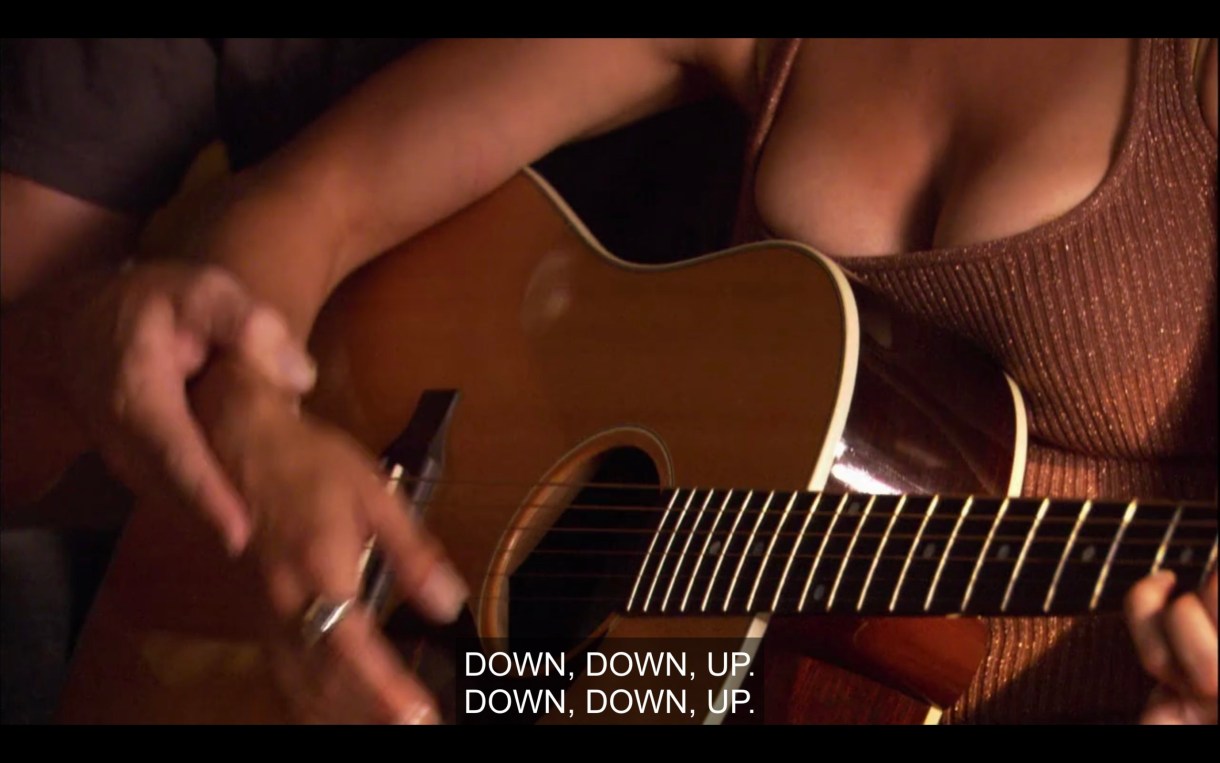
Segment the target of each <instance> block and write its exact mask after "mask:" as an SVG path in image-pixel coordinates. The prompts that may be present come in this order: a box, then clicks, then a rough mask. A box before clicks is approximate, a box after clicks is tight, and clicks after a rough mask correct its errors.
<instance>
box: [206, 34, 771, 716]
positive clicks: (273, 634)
mask: <svg viewBox="0 0 1220 763" xmlns="http://www.w3.org/2000/svg"><path fill="white" fill-rule="evenodd" d="M713 48H714V50H713ZM730 48H731V49H733V50H747V51H749V50H752V48H750V47H749V43H748V42H746V43H739V44H737V45H731V44H728V43H725V44H724V45H715V46H712V47H711V48H708V47H705V46H703V45H702V44H700V43H697V42H694V41H674V40H577V41H565V40H524V41H516V40H480V41H445V42H441V43H436V44H433V45H429V46H426V47H424V48H423V49H420V50H418V51H416V52H414V53H412V54H411V55H409V56H408V57H407V58H405V59H403V60H400V61H399V62H397V63H395V64H393V65H392V66H390V67H389V68H388V69H386V70H384V71H383V72H381V73H380V74H378V75H377V76H375V77H373V78H372V79H370V80H369V81H368V82H367V83H366V84H365V85H364V86H362V87H361V88H360V89H359V90H357V91H356V92H355V93H354V94H353V95H352V96H350V97H349V98H348V99H347V100H346V101H345V102H343V103H342V104H340V105H339V106H337V107H336V108H335V109H333V110H332V111H331V112H328V113H327V114H326V115H325V116H324V117H323V118H322V119H320V120H319V121H318V122H316V123H315V124H314V125H312V126H311V127H310V128H309V129H308V130H307V131H306V132H305V133H304V134H302V136H300V137H299V138H298V139H297V140H296V141H294V142H293V143H292V144H291V145H289V146H288V147H287V148H286V149H285V150H284V151H282V152H281V153H280V154H278V155H276V156H275V157H273V158H272V159H271V160H269V161H268V162H266V163H265V164H263V165H260V166H259V167H257V168H256V169H254V170H252V171H251V172H249V173H246V174H245V175H243V176H242V177H239V178H238V182H237V184H236V186H235V189H234V192H233V193H232V195H231V197H230V199H229V202H228V204H227V207H226V209H225V210H224V213H223V214H222V215H221V217H220V218H219V221H218V223H217V224H216V225H215V226H214V227H213V228H212V229H211V230H210V231H209V235H208V236H207V237H206V238H205V239H203V240H202V241H201V242H200V246H201V248H202V252H203V256H204V257H205V258H208V259H210V260H212V261H213V262H217V263H220V264H222V265H223V266H225V267H226V268H228V269H230V270H232V271H233V272H235V273H237V274H239V276H240V277H241V279H242V281H243V282H244V283H245V284H246V285H247V286H248V287H249V288H250V289H252V290H253V291H254V292H255V294H256V295H257V296H259V297H261V298H262V299H265V300H267V301H268V302H270V303H271V304H272V305H274V306H275V307H277V308H278V309H279V310H280V311H281V312H282V313H283V314H284V315H285V316H287V319H288V322H289V325H290V327H291V330H292V332H293V333H294V334H295V335H296V336H297V337H299V338H304V337H305V336H307V335H308V333H309V330H310V328H311V326H312V324H313V322H314V320H315V318H316V316H317V313H318V311H319V309H320V308H321V306H322V304H323V303H324V301H325V300H326V298H327V297H328V296H329V295H330V293H331V292H332V291H333V290H334V288H335V287H336V286H337V285H338V284H339V283H340V282H341V281H342V280H343V279H344V278H345V277H346V276H347V275H348V274H349V273H351V272H352V271H353V270H355V269H356V268H358V267H359V266H360V265H362V264H363V263H365V262H367V261H368V260H370V259H372V258H373V257H375V256H376V255H377V254H379V253H380V252H382V251H384V250H386V249H388V248H390V247H392V246H393V245H395V244H397V243H399V242H401V241H403V240H405V239H407V238H409V237H411V236H412V235H414V234H416V233H418V232H420V231H422V230H424V229H426V228H427V227H429V226H431V225H432V224H434V223H436V222H438V221H440V220H442V219H444V218H445V217H447V216H448V215H450V214H453V213H454V212H456V211H458V210H460V209H461V208H463V207H465V206H466V205H468V204H470V203H471V202H473V201H475V200H476V199H478V198H479V197H481V196H483V195H485V194H486V193H488V192H490V191H492V190H493V189H494V188H495V187H497V186H498V185H499V184H501V183H502V182H504V181H505V180H507V179H508V178H509V177H511V176H512V174H513V173H515V172H516V171H518V170H519V169H520V168H521V167H523V166H524V165H526V164H528V163H530V162H532V161H533V160H535V159H537V158H539V157H541V156H542V155H543V154H545V153H547V152H548V151H549V150H551V149H552V148H555V147H557V146H559V145H561V144H563V143H565V142H567V141H569V140H573V139H575V138H579V137H583V136H587V135H592V134H594V133H596V132H599V131H602V130H606V129H610V128H612V127H614V126H617V125H619V124H622V123H625V122H627V121H629V120H633V119H637V118H640V117H642V116H644V115H646V114H649V113H651V112H654V111H657V110H660V109H662V108H665V107H667V106H669V105H672V104H676V103H678V102H679V101H681V100H682V99H683V98H684V97H686V95H687V94H688V93H692V92H697V91H698V89H699V88H700V87H701V86H703V85H704V84H705V82H706V80H700V78H699V77H698V76H691V75H692V73H694V72H695V71H696V69H702V68H705V66H706V61H705V59H709V58H710V59H711V60H719V59H718V58H717V54H716V53H715V52H714V51H719V50H721V49H730ZM739 58H740V60H743V61H744V60H748V53H747V55H746V57H744V58H741V57H740V56H739ZM729 89H730V90H732V89H733V88H732V86H731V85H730V88H729ZM194 402H195V405H196V410H197V411H198V412H199V415H200V419H201V421H203V422H204V423H205V426H206V427H207V431H208V434H209V438H210V441H211V442H212V443H213V445H214V446H215V447H216V450H217V453H218V454H219V455H220V457H221V460H222V463H224V465H225V466H226V468H227V470H228V472H229V473H230V474H232V475H234V477H235V479H236V480H237V482H238V486H239V489H240V490H241V493H242V495H243V496H244V497H245V499H246V500H247V501H248V502H249V505H250V508H251V512H252V516H253V517H254V525H255V529H254V538H253V541H254V548H255V549H256V551H257V552H258V555H259V558H260V561H261V562H262V569H263V577H264V582H265V583H266V584H267V585H266V591H267V594H268V598H269V600H270V604H271V606H270V608H269V610H270V611H271V612H272V613H273V614H274V618H273V619H274V620H275V621H274V622H270V623H268V625H269V626H270V629H271V630H270V636H269V643H270V645H271V654H272V655H273V660H272V663H273V665H274V666H275V667H276V672H277V674H278V675H279V678H280V683H281V686H287V687H289V688H290V691H289V695H290V698H291V702H292V704H293V706H294V708H295V710H296V711H297V713H298V714H300V715H301V716H302V717H305V718H312V719H317V720H329V721H334V720H361V721H368V720H391V721H392V720H400V721H401V720H412V721H419V720H429V719H434V718H435V709H434V708H433V707H432V704H431V700H430V699H429V698H428V696H427V694H426V692H425V691H424V689H423V688H422V687H421V686H420V685H419V684H418V683H417V682H416V681H415V680H414V679H413V678H411V677H410V676H409V675H408V674H406V673H405V672H404V671H403V670H402V669H401V666H400V665H399V664H398V660H397V658H395V657H394V656H393V655H392V652H391V650H390V648H389V646H388V644H386V643H385V642H384V639H382V638H381V637H380V635H379V634H378V633H377V631H376V629H375V628H374V627H373V624H372V623H371V621H370V618H369V616H368V614H367V613H364V612H363V611H361V610H359V609H356V610H353V614H352V615H350V616H348V617H347V618H346V619H344V620H343V621H342V622H341V623H339V625H337V626H336V627H335V629H334V631H333V632H332V633H331V634H329V638H328V639H327V640H326V642H324V643H325V645H326V646H327V649H326V650H325V651H324V655H325V657H324V658H323V660H324V661H323V662H322V663H321V667H319V665H320V663H319V659H320V658H319V655H318V653H317V652H316V651H315V652H311V651H309V650H308V649H304V650H303V649H302V648H301V644H300V636H299V631H298V628H299V626H298V624H297V623H298V620H299V618H300V616H301V613H302V612H303V611H305V610H306V608H307V607H308V605H309V604H310V602H311V601H313V600H315V598H316V597H322V598H324V599H328V600H330V601H334V602H339V601H344V600H347V599H350V598H353V597H354V596H355V593H356V591H357V590H358V581H357V579H356V569H357V560H358V557H359V555H360V553H361V550H362V547H363V544H364V541H365V539H366V538H367V537H368V536H369V535H370V534H376V536H377V538H378V540H379V542H380V543H382V544H383V545H384V546H385V548H386V550H387V552H388V553H389V556H390V558H391V560H392V563H393V566H394V569H395V573H396V574H395V578H396V580H397V581H398V583H399V592H400V593H401V595H402V596H403V597H404V598H405V599H406V600H408V601H411V602H413V603H414V604H415V605H416V606H417V607H418V608H419V609H420V610H421V611H423V612H424V613H426V614H429V615H430V616H432V617H433V618H435V619H438V620H442V621H443V620H449V619H452V618H453V617H455V616H456V615H457V613H458V612H459V611H460V609H461V605H462V602H463V600H464V597H465V595H466V591H465V586H464V584H463V582H462V581H461V580H460V579H458V577H457V574H456V572H455V571H454V570H453V568H452V567H451V566H450V565H449V564H448V562H446V560H445V558H444V554H443V552H442V551H441V549H440V548H439V545H438V544H437V543H436V541H435V540H432V539H431V538H429V536H428V535H427V533H426V532H425V531H424V530H423V529H422V528H420V527H417V526H416V525H415V523H414V522H413V521H412V520H411V519H410V518H409V514H408V512H406V511H405V510H404V508H403V507H402V505H401V499H400V498H399V497H397V496H388V495H387V494H386V493H385V491H384V490H383V489H382V488H381V483H380V477H379V475H378V473H377V467H376V465H375V464H374V463H373V461H372V459H371V458H370V457H369V455H368V454H365V453H361V452H360V450H359V449H358V448H357V447H356V446H355V445H354V444H352V443H351V442H350V441H349V440H348V439H347V438H345V437H344V436H343V435H342V434H340V433H337V432H334V431H333V430H331V429H330V428H329V427H327V426H326V425H324V424H322V423H321V422H318V421H315V420H313V419H312V418H311V417H309V416H308V415H304V416H301V417H300V418H298V417H297V416H296V415H295V414H294V413H292V412H290V411H287V410H285V406H284V405H283V403H282V401H280V400H278V399H277V396H276V395H275V394H274V392H273V391H271V390H267V389H266V388H265V385H263V384H261V382H260V381H259V379H258V377H257V376H252V375H250V374H248V373H246V372H245V370H244V369H243V368H242V367H241V366H240V364H234V363H229V362H220V363H217V364H215V365H214V366H212V367H211V368H209V370H208V371H207V372H206V373H205V374H204V376H203V378H202V379H201V382H200V385H199V386H198V387H197V389H196V392H195V395H194ZM336 687H342V688H336ZM340 694H342V695H344V696H350V697H356V698H359V699H358V701H353V702H348V703H346V705H345V706H338V707H336V705H335V703H334V697H335V696H338V695H340Z"/></svg>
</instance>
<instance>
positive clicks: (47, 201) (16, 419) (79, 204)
mask: <svg viewBox="0 0 1220 763" xmlns="http://www.w3.org/2000/svg"><path fill="white" fill-rule="evenodd" d="M139 224H140V223H139V220H137V219H136V218H135V217H133V216H129V215H124V214H121V213H118V212H113V211H111V210H108V209H105V208H102V207H99V206H97V205H95V204H91V203H89V202H87V201H83V200H81V199H78V198H75V197H73V196H69V195H67V194H64V193H60V192H59V191H56V190H54V189H51V188H48V187H46V186H43V185H40V184H38V183H35V182H34V181H32V180H28V179H26V178H23V177H20V176H18V175H14V174H11V173H8V172H4V173H0V289H2V294H3V304H4V308H3V317H0V321H2V325H3V345H4V353H3V360H2V361H0V363H2V364H3V371H2V375H3V379H4V384H3V387H2V392H0V395H2V399H3V402H2V403H0V423H2V429H0V432H3V452H4V454H5V455H4V458H3V460H2V461H0V465H2V466H0V468H2V472H0V490H2V493H3V501H4V504H5V505H8V506H14V505H17V506H20V505H24V504H26V503H29V502H30V501H32V500H34V499H36V498H37V497H38V496H39V495H40V494H41V493H42V492H43V491H45V489H46V488H47V487H49V486H50V484H51V483H52V482H53V481H54V480H55V478H56V477H58V475H59V474H60V473H61V472H62V471H63V470H64V469H65V468H66V467H67V466H68V464H70V463H71V461H72V460H73V459H75V458H76V457H77V456H78V455H80V454H81V453H82V452H84V451H85V450H86V449H87V445H88V441H87V438H86V436H85V433H84V429H83V427H81V426H80V425H79V424H78V423H77V422H76V421H75V420H74V419H73V418H72V417H71V416H69V415H68V414H67V411H66V409H65V406H64V401H63V399H62V398H61V397H59V396H57V395H56V394H54V392H53V390H52V387H51V385H48V383H47V380H48V379H49V378H50V377H51V375H52V373H53V372H52V369H51V368H50V367H49V364H50V358H49V357H48V356H47V353H46V351H45V344H46V343H45V341H43V339H44V338H43V336H42V335H43V334H45V332H46V325H45V321H42V320H40V319H39V312H40V311H35V310H30V309H21V308H17V307H16V303H17V301H18V299H19V298H20V297H22V296H25V295H27V294H28V293H29V292H30V291H31V290H32V289H34V288H36V287H38V286H39V285H42V284H45V283H47V282H49V281H51V280H52V279H55V278H57V277H61V276H63V275H64V274H66V273H69V272H73V271H79V270H83V269H87V268H91V267H98V266H99V265H104V264H105V263H107V262H110V263H114V262H117V260H118V259H119V258H121V257H122V256H124V255H126V253H127V252H129V251H130V250H131V248H132V246H133V245H134V242H135V239H136V234H137V231H138V230H139Z"/></svg>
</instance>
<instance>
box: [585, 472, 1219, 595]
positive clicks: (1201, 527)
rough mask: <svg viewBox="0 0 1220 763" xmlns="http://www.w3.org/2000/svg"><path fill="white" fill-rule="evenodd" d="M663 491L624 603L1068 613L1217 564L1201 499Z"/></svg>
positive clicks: (1193, 580) (1210, 512)
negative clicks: (1154, 579) (1154, 575)
mask: <svg viewBox="0 0 1220 763" xmlns="http://www.w3.org/2000/svg"><path fill="white" fill-rule="evenodd" d="M663 497H664V508H663V510H660V512H659V513H660V521H659V523H654V525H653V526H654V527H655V532H652V533H651V536H650V537H649V539H648V546H647V549H646V550H644V551H643V552H642V555H641V554H639V553H637V554H636V557H637V558H636V561H635V562H634V566H635V570H636V572H635V577H634V580H633V581H632V587H631V591H630V593H629V594H628V598H627V601H626V603H625V608H626V611H627V612H629V613H634V614H721V613H723V614H745V613H760V612H776V613H860V614H869V615H881V614H941V615H943V614H953V613H961V614H980V615H999V614H1010V615H1028V614H1039V615H1041V614H1076V613H1083V612H1093V611H1108V610H1116V609H1119V608H1120V607H1121V604H1122V600H1123V596H1124V595H1125V593H1126V592H1127V590H1128V589H1129V588H1130V587H1131V586H1132V584H1134V583H1135V582H1136V581H1138V580H1139V579H1140V578H1142V577H1144V576H1145V575H1147V574H1149V573H1150V572H1153V571H1156V570H1161V569H1167V570H1172V571H1173V572H1174V573H1176V575H1177V578H1178V584H1179V587H1182V588H1190V587H1194V586H1197V585H1198V584H1199V583H1200V582H1201V581H1202V580H1203V579H1204V578H1205V576H1206V575H1207V574H1208V573H1209V572H1210V571H1211V570H1212V569H1214V568H1215V565H1216V546H1217V543H1216V509H1215V507H1214V506H1211V505H1202V504H1194V503H1179V504H1167V503H1158V502H1140V501H1130V502H1126V503H1122V502H1111V501H1070V500H1057V499H1046V500H1040V499H1029V498H1020V499H1017V498H1012V499H1002V498H1001V499H995V498H973V497H942V496H931V497H929V496H882V495H878V496H870V495H858V494H847V495H838V494H830V493H809V492H778V491H777V492H767V491H736V490H701V489H691V490H687V489H677V490H672V491H665V492H664V493H663ZM611 536H613V534H611ZM613 542H614V538H613V537H609V538H603V539H600V540H599V543H602V544H612V543H613ZM640 556H642V558H639V557H640Z"/></svg>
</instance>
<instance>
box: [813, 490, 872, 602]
mask: <svg viewBox="0 0 1220 763" xmlns="http://www.w3.org/2000/svg"><path fill="white" fill-rule="evenodd" d="M876 500H877V496H875V495H873V496H869V499H868V503H867V504H865V506H864V513H863V514H862V515H861V516H860V519H859V520H858V521H857V522H856V529H855V532H853V533H852V534H851V541H850V542H848V544H847V551H846V552H844V554H843V561H842V562H841V563H840V564H839V572H838V574H837V575H835V582H834V585H833V586H831V588H830V598H828V599H827V600H826V611H827V612H829V611H830V608H831V607H833V606H834V604H835V595H836V594H837V593H838V592H839V584H840V583H842V582H843V573H844V572H846V571H847V563H848V562H849V561H851V551H852V549H853V548H855V547H856V541H857V540H858V539H859V538H860V530H861V529H863V527H864V523H865V522H867V521H868V512H869V511H870V510H871V509H872V508H873V502H874V501H876Z"/></svg>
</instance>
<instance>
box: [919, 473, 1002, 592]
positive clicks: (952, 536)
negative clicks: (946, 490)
mask: <svg viewBox="0 0 1220 763" xmlns="http://www.w3.org/2000/svg"><path fill="white" fill-rule="evenodd" d="M973 504H974V496H968V497H967V498H966V502H965V503H963V504H962V511H961V513H960V514H958V515H957V522H955V523H954V524H953V531H952V532H951V533H949V542H948V543H946V544H945V550H944V551H942V552H941V554H940V562H939V563H938V564H937V565H936V574H934V575H933V576H932V586H931V587H930V588H928V597H927V598H926V599H924V601H923V611H924V612H927V611H928V609H929V608H930V607H931V606H932V597H934V596H935V595H936V587H937V586H938V585H940V575H941V573H942V572H944V571H945V563H946V562H948V561H949V551H950V550H952V548H953V544H954V543H955V542H956V541H957V532H958V530H960V529H961V528H962V523H963V522H965V521H966V515H967V514H969V513H970V507H971V505H973ZM992 532H995V528H994V527H993V528H992ZM986 555H987V548H986V546H984V547H983V556H986ZM966 595H967V596H969V595H970V594H969V591H967V593H966Z"/></svg>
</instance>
